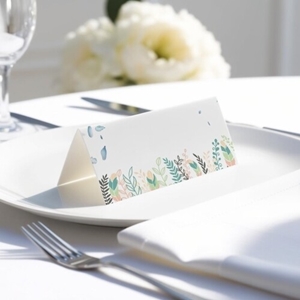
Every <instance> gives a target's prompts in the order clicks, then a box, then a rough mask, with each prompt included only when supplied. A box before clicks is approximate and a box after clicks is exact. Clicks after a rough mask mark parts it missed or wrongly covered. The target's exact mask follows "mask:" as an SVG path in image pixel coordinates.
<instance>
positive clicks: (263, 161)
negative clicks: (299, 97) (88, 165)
mask: <svg viewBox="0 0 300 300" xmlns="http://www.w3.org/2000/svg"><path fill="white" fill-rule="evenodd" d="M75 130H76V128H73V127H72V128H59V129H54V130H47V131H44V132H39V133H36V134H32V135H29V136H26V137H23V138H20V139H16V140H12V141H9V142H6V143H3V144H1V145H0V165H1V172H0V198H1V201H2V202H4V203H6V204H8V205H12V206H15V207H18V208H20V209H23V210H27V211H30V212H32V213H34V214H38V215H42V216H47V217H50V218H56V219H60V220H66V221H72V222H78V223H85V224H94V225H104V226H120V227H126V226H129V225H132V224H135V223H138V222H141V221H144V220H148V219H151V218H154V217H158V216H160V215H162V214H166V213H169V212H173V211H175V210H178V209H182V208H186V207H188V206H191V205H193V204H196V203H199V202H202V201H207V200H209V199H212V198H214V197H218V196H221V195H223V194H226V193H230V192H233V191H236V190H239V189H242V188H247V187H250V186H253V185H254V184H258V183H261V182H264V181H266V180H268V179H271V178H274V177H278V176H280V175H283V174H286V173H288V172H291V171H294V170H296V169H299V167H300V139H297V138H293V137H290V136H287V135H284V134H280V133H276V132H272V131H267V130H263V129H259V128H253V127H246V126H238V125H234V124H229V130H230V133H231V136H232V139H233V141H234V143H235V148H236V153H237V157H238V165H237V166H234V167H230V168H228V169H225V170H222V171H219V172H214V173H211V174H208V175H206V176H201V177H198V178H195V179H192V180H189V181H186V182H183V183H180V184H177V185H172V186H169V187H166V188H162V189H159V190H156V191H152V192H149V193H146V194H143V195H140V196H137V197H133V198H131V199H127V200H125V201H123V202H119V203H117V204H113V205H107V206H93V207H71V206H72V205H66V204H64V203H61V201H60V198H59V196H58V193H57V190H56V184H57V181H58V178H59V175H60V172H61V169H62V166H63V163H64V159H65V157H66V154H67V151H68V148H69V145H70V143H71V140H72V138H73V135H74V133H75Z"/></svg>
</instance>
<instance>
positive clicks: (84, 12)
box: [10, 0, 300, 102]
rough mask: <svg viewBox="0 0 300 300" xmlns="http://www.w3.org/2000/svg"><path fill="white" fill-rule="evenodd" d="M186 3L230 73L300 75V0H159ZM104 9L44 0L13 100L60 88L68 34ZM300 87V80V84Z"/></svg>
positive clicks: (99, 3)
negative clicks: (215, 42) (218, 49)
mask: <svg viewBox="0 0 300 300" xmlns="http://www.w3.org/2000/svg"><path fill="white" fill-rule="evenodd" d="M151 2H159V3H162V4H171V5H172V6H173V7H174V8H175V10H176V11H178V10H180V9H183V8H185V9H187V10H188V11H189V12H190V13H192V14H193V15H195V16H196V17H197V18H198V19H199V20H200V21H201V22H202V24H203V25H205V26H206V28H207V29H208V30H209V31H211V32H213V34H214V35H215V37H216V39H217V40H218V41H219V42H220V43H221V47H222V54H223V56H224V58H225V60H226V61H227V62H228V63H229V64H230V65H231V77H232V78H236V77H254V76H255V77H263V76H294V75H300V34H299V28H300V1H299V0H251V1H250V0H184V1H183V0H181V1H180V0H169V1H167V0H159V1H153V0H152V1H151ZM104 14H105V1H104V0H88V1H86V0H63V1H61V0H51V1H46V0H41V1H39V2H38V20H37V27H36V32H35V35H34V38H33V41H32V43H31V45H30V47H29V49H28V51H27V52H26V53H25V55H24V56H23V57H22V58H21V59H20V60H19V61H18V63H17V64H16V65H15V67H14V68H13V70H12V77H11V81H10V97H11V102H16V101H21V100H28V99H33V98H39V97H46V96H51V95H55V94H58V93H59V91H58V88H57V81H58V80H59V79H58V72H59V64H60V58H61V52H62V45H63V41H64V38H65V36H66V34H67V33H68V32H70V31H73V30H75V29H76V28H77V27H78V26H80V25H81V24H83V23H85V22H86V21H87V20H89V19H91V18H98V17H100V16H102V15H104ZM299 88H300V86H299Z"/></svg>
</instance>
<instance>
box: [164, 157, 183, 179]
mask: <svg viewBox="0 0 300 300" xmlns="http://www.w3.org/2000/svg"><path fill="white" fill-rule="evenodd" d="M163 162H164V164H165V165H166V167H167V169H168V170H169V172H170V174H171V176H172V180H173V181H174V182H175V183H178V182H181V181H182V175H181V174H180V173H179V172H178V169H177V168H176V166H175V164H174V163H173V161H171V160H169V159H167V158H163Z"/></svg>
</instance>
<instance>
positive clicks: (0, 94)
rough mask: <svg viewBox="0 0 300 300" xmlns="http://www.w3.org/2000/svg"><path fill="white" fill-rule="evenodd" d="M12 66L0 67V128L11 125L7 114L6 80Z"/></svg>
mask: <svg viewBox="0 0 300 300" xmlns="http://www.w3.org/2000/svg"><path fill="white" fill-rule="evenodd" d="M11 68H12V65H4V66H0V127H7V126H9V125H10V124H11V122H12V121H11V117H10V113H9V107H8V106H9V96H8V78H9V76H10V71H11Z"/></svg>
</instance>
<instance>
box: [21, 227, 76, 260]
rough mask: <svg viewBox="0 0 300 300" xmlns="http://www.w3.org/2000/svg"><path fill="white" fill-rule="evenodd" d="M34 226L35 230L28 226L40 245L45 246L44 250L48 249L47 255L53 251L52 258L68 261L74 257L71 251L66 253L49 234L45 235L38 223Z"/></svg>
mask: <svg viewBox="0 0 300 300" xmlns="http://www.w3.org/2000/svg"><path fill="white" fill-rule="evenodd" d="M32 225H33V226H34V227H35V228H33V227H32V226H30V225H27V228H28V230H30V232H31V236H33V237H34V238H35V240H36V241H39V242H40V244H42V245H43V250H45V249H47V251H46V252H47V253H48V252H49V249H50V250H51V254H52V255H51V256H52V258H55V259H67V258H72V257H73V254H72V253H70V252H69V251H66V250H65V249H64V248H62V247H61V246H60V245H59V244H57V242H56V241H54V240H53V239H51V238H49V236H48V235H47V233H45V232H44V231H43V230H42V229H41V228H40V227H39V226H38V225H37V224H36V223H32ZM40 244H38V245H40ZM45 247H46V248H45Z"/></svg>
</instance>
